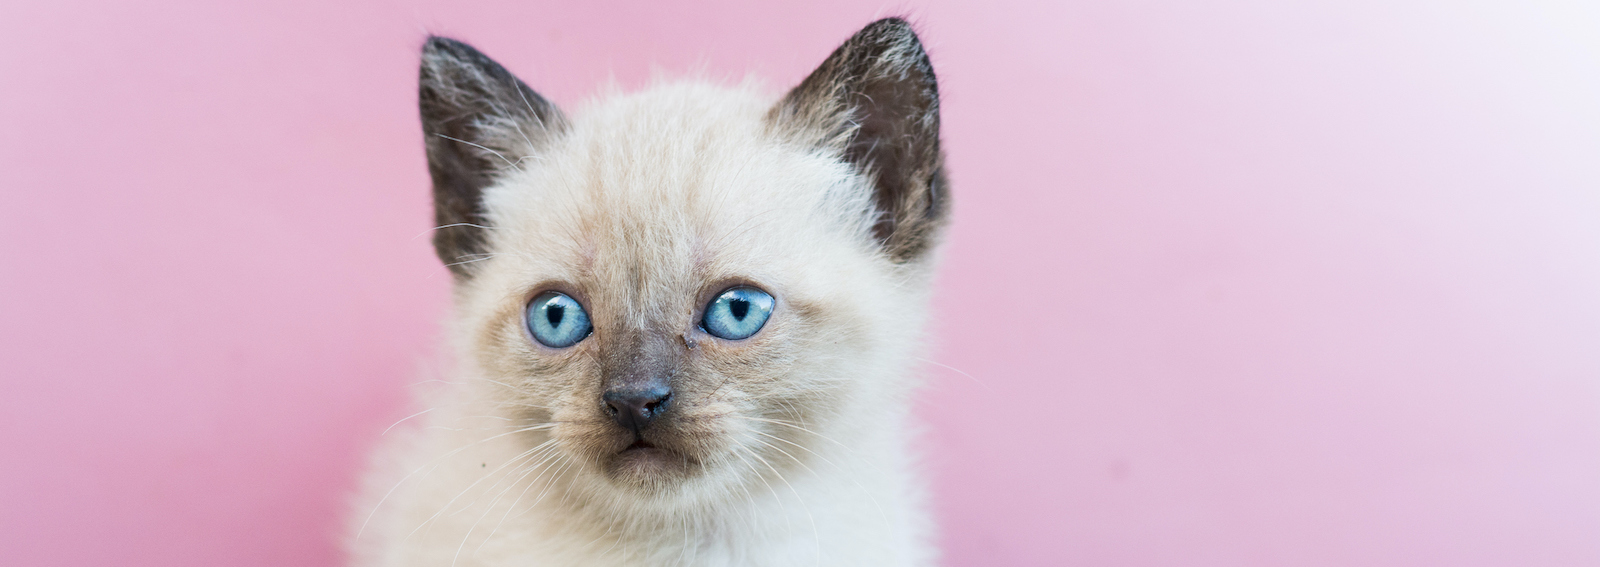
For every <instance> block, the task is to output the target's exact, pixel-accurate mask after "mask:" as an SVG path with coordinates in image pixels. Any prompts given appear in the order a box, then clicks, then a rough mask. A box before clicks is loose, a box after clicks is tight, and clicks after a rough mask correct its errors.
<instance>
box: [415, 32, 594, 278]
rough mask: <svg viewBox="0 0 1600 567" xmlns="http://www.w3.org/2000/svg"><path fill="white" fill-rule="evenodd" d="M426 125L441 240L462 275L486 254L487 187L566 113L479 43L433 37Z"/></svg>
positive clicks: (446, 257)
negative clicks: (476, 45)
mask: <svg viewBox="0 0 1600 567" xmlns="http://www.w3.org/2000/svg"><path fill="white" fill-rule="evenodd" d="M420 83H421V86H420V89H419V92H418V97H417V98H418V102H419V105H420V106H421V107H422V132H423V136H424V138H425V143H426V145H427V149H428V173H430V174H431V175H432V176H433V212H434V221H435V222H436V223H437V224H436V225H435V226H437V227H440V228H436V229H435V230H434V234H433V247H434V251H435V252H436V253H438V255H439V259H440V260H443V261H444V263H445V265H446V266H448V267H449V268H450V271H451V272H453V273H454V274H455V276H456V279H458V280H459V279H463V278H465V277H467V276H468V275H470V273H471V269H470V268H471V266H472V262H473V261H474V260H476V259H479V258H482V257H483V256H482V254H484V253H486V252H487V250H486V249H485V247H486V244H487V240H488V239H487V234H485V233H486V231H487V230H488V228H487V227H489V224H488V223H489V220H488V219H487V218H485V215H484V211H483V190H484V188H486V187H488V186H489V185H491V184H493V183H494V181H495V180H496V178H497V177H498V176H499V175H500V174H501V173H502V172H505V171H508V170H511V169H514V168H516V167H519V166H520V165H521V163H519V161H520V160H522V159H523V158H526V157H528V156H529V155H531V154H532V153H533V152H535V151H537V150H538V148H539V147H540V145H541V144H543V143H544V141H545V140H547V139H548V138H550V137H551V136H553V135H554V134H556V133H559V132H561V131H562V130H564V129H565V128H566V119H565V118H564V117H563V116H562V115H561V111H560V110H557V109H556V107H555V105H552V104H550V102H549V101H547V100H545V99H544V97H541V96H539V94H538V93H535V92H533V89H530V88H528V85H525V84H522V81H520V80H518V79H517V78H516V77H515V76H513V75H512V74H511V72H509V71H506V69H505V68H504V67H501V66H500V64H499V63H495V62H494V61H493V60H491V59H489V58H488V57H487V56H485V55H484V54H482V53H479V52H478V50H476V49H473V48H472V46H470V45H467V44H465V43H461V42H459V41H456V40H453V39H449V38H443V37H430V38H428V42H427V43H426V44H423V46H422V73H421V80H420Z"/></svg>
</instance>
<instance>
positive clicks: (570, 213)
mask: <svg viewBox="0 0 1600 567" xmlns="http://www.w3.org/2000/svg"><path fill="white" fill-rule="evenodd" d="M769 105H770V101H767V100H763V99H761V98H760V97H758V96H756V95H754V94H751V93H747V92H741V91H734V92H728V91H720V90H715V89H711V88H706V87H691V86H679V87H674V88H670V89H666V90H657V91H655V92H651V93H645V94H641V95H634V96H631V97H628V98H624V99H621V100H614V101H611V102H610V103H609V104H607V105H605V106H604V107H601V108H598V109H594V110H593V111H592V112H590V113H587V114H586V115H585V116H583V117H582V118H581V119H580V120H578V121H575V122H574V123H573V125H572V127H571V129H570V130H569V131H568V132H567V133H566V135H564V136H563V137H562V138H560V139H558V140H555V141H553V142H552V143H551V144H550V145H549V146H547V147H546V148H545V150H544V153H543V154H542V157H541V159H540V160H539V161H538V162H536V163H525V164H524V166H525V167H526V169H527V171H526V172H525V173H517V174H512V175H509V176H507V178H506V179H505V181H504V182H502V183H501V184H499V185H497V186H495V187H494V188H492V189H490V190H489V191H488V193H487V195H486V201H487V203H489V204H490V208H489V211H490V216H491V218H492V219H493V226H494V227H495V228H494V230H493V231H492V235H491V237H490V239H489V244H490V247H489V249H488V250H489V252H488V253H489V254H493V256H491V257H489V258H488V259H486V260H483V261H482V262H480V263H481V264H482V266H481V267H480V268H479V271H478V272H477V273H475V274H474V276H473V278H474V279H473V280H472V281H471V282H469V283H468V284H467V285H466V286H465V287H464V288H463V291H464V292H465V294H466V295H467V296H468V298H467V299H466V301H465V305H466V312H467V313H469V314H474V313H482V314H488V316H485V317H474V318H473V319H472V320H471V323H469V324H470V325H471V326H472V327H473V334H472V336H473V337H474V344H473V352H474V354H475V355H476V359H477V362H478V364H479V365H481V367H482V368H483V369H484V370H485V371H486V372H487V373H489V374H490V375H491V377H492V378H493V380H494V381H496V382H499V383H504V384H507V385H509V386H510V387H505V388H500V389H499V394H500V395H504V396H507V399H508V401H511V402H512V403H513V404H515V405H513V406H511V407H514V408H515V413H516V414H517V415H515V416H514V417H516V418H519V419H525V420H527V422H533V423H552V424H554V426H553V427H552V428H551V429H549V430H548V434H549V435H550V436H551V437H552V438H554V439H556V440H557V441H556V442H557V443H558V444H560V446H561V450H563V451H566V452H568V453H569V454H570V455H571V456H573V457H576V458H577V460H579V461H580V462H583V463H585V466H586V467H587V468H588V469H590V472H592V473H593V474H596V475H599V476H602V477H604V478H605V479H607V480H609V481H611V482H612V483H615V484H616V485H618V486H623V487H631V488H641V489H646V490H647V491H648V492H651V493H655V492H657V491H659V490H660V489H662V488H668V487H672V486H674V485H676V484H679V483H683V482H686V481H691V480H695V479H701V478H705V477H708V476H713V477H714V476H718V475H731V476H735V477H737V476H740V475H745V474H753V473H761V472H767V471H766V465H763V464H762V461H763V460H764V459H766V456H767V454H768V453H771V452H773V451H772V450H771V449H770V448H768V447H767V446H766V445H765V444H776V445H777V446H778V447H780V448H783V449H786V450H790V451H797V450H799V449H796V447H795V445H796V444H801V443H806V442H809V441H808V440H806V439H804V438H803V437H802V436H799V435H796V433H800V432H799V431H797V430H795V429H794V428H793V427H788V426H785V425H783V424H785V423H787V424H794V425H796V426H799V425H800V424H813V423H816V422H817V421H818V420H819V417H820V416H823V415H829V414H832V413H837V412H838V411H839V409H840V408H839V407H838V406H839V403H840V401H841V400H844V399H850V398H851V397H852V396H859V394H860V392H858V391H857V390H858V387H859V386H860V385H861V384H862V383H863V382H865V381H866V378H865V377H864V376H862V375H861V373H862V371H863V370H866V369H871V368H875V367H877V365H876V364H874V361H873V358H874V357H875V352H877V351H879V350H880V349H878V348H877V345H876V340H875V337H876V336H880V335H883V334H885V333H892V332H893V330H892V329H886V328H881V327H880V326H881V325H883V324H884V323H887V322H894V321H901V320H904V319H906V318H907V317H908V316H909V314H895V313H893V312H892V310H893V309H896V308H897V307H896V305H897V304H900V303H903V302H905V301H906V299H908V298H899V297H883V295H884V292H885V291H887V290H888V289H890V288H892V281H891V280H890V278H892V277H893V273H894V270H893V266H892V264H891V263H890V262H888V261H887V260H885V259H883V258H882V255H881V254H880V253H879V252H878V251H877V249H876V248H875V246H873V245H872V242H871V241H870V238H868V237H867V236H866V229H867V225H866V223H865V222H862V221H861V220H860V219H863V218H865V217H864V216H860V215H844V214H841V211H847V210H851V209H854V210H855V211H857V212H860V211H865V210H867V208H868V207H870V203H868V202H867V200H866V199H865V196H866V195H867V192H866V190H865V189H864V188H863V187H861V186H860V184H859V179H858V178H856V177H855V176H853V175H851V174H850V172H849V171H848V170H845V169H843V168H841V167H839V165H838V164H837V163H836V162H835V161H833V160H828V159H821V158H819V157H817V156H814V155H808V154H807V153H805V152H803V151H801V148H797V147H794V146H793V145H791V144H786V143H783V142H782V141H781V140H779V139H776V138H774V137H773V136H772V135H771V134H770V133H769V132H768V131H767V130H768V129H767V128H766V127H765V126H764V124H763V121H762V117H763V114H764V112H765V110H766V108H767V106H769ZM641 124H646V125H647V126H641ZM841 276H847V277H841ZM735 289H737V290H744V293H747V294H754V297H755V298H764V297H768V296H770V298H771V304H770V312H768V311H766V309H764V308H765V307H766V305H764V304H758V303H759V302H758V301H751V300H750V299H748V298H746V299H739V298H737V297H736V298H734V299H733V300H732V301H729V300H727V299H724V301H723V302H722V303H723V304H724V305H722V306H720V307H719V306H717V305H716V302H717V300H718V299H719V297H720V296H721V295H722V294H723V293H724V292H726V291H729V290H735ZM549 292H555V293H559V294H562V295H565V296H567V297H570V298H571V299H572V300H573V301H574V302H575V303H576V305H577V306H579V307H575V306H573V305H572V304H570V303H563V305H565V307H563V306H557V309H558V311H559V312H558V313H556V314H555V315H553V316H552V314H551V312H550V310H549V307H547V306H545V305H544V304H543V301H547V300H548V298H549V297H551V295H550V293H549ZM530 302H533V305H532V309H529V306H530ZM580 308H581V310H582V312H583V313H585V314H586V315H587V319H588V321H589V323H590V325H589V326H590V327H591V328H592V332H591V333H589V334H588V335H587V336H583V337H582V338H581V340H578V341H577V342H576V343H573V344H571V345H570V346H558V347H552V346H547V345H546V344H545V343H546V342H548V343H554V344H556V345H561V344H562V343H564V342H565V341H564V340H561V339H567V337H568V336H578V335H580V333H581V332H572V331H570V330H566V329H562V325H563V324H566V325H567V326H568V327H571V326H572V325H573V323H571V321H569V319H570V320H576V319H575V318H576V317H578V313H576V312H575V310H576V309H580ZM903 308H906V309H910V307H909V306H905V307H903ZM735 310H737V311H738V313H737V314H738V315H740V316H741V317H740V318H738V319H744V320H745V321H740V320H737V319H735V318H734V317H733V315H734V311H735ZM886 310H889V311H891V312H885V311H886ZM708 311H712V313H711V314H710V315H711V319H716V318H718V317H720V318H722V319H725V320H731V321H732V322H733V323H735V324H737V323H741V322H756V321H757V318H758V317H760V316H761V315H764V314H766V313H770V316H769V317H768V318H767V320H766V321H765V322H764V323H761V324H760V325H759V327H758V328H757V329H756V330H755V331H754V333H753V334H751V335H749V336H748V337H744V338H740V337H739V333H737V332H732V333H730V332H729V330H728V329H725V328H723V327H726V326H727V325H722V326H719V323H720V322H722V321H716V320H713V321H709V324H708ZM541 318H542V320H541ZM552 319H554V322H552ZM740 330H742V329H734V331H740ZM540 332H544V333H545V334H546V335H547V336H552V337H555V338H556V340H547V341H544V342H541V340H540V338H541V337H540V336H539V333H540ZM561 333H566V334H561ZM719 333H720V334H721V335H722V336H718V335H719ZM567 340H570V339H567ZM883 354H891V353H883ZM651 386H653V387H656V388H658V389H660V390H664V392H663V391H658V392H657V394H658V397H660V396H659V394H661V393H665V394H667V395H666V396H664V399H661V400H659V401H658V400H656V399H650V398H649V396H648V394H646V395H645V398H646V399H643V400H641V401H643V402H645V405H649V404H652V403H654V404H655V405H654V406H653V407H649V408H632V407H629V404H628V403H627V400H617V399H615V398H617V397H619V396H613V399H612V400H611V402H620V403H608V400H607V399H606V398H607V394H608V393H610V392H623V393H624V394H626V393H637V392H636V391H641V390H649V389H650V387H651ZM634 409H644V410H646V411H648V412H649V414H650V415H649V416H648V418H647V419H632V420H630V419H626V417H631V416H619V414H625V413H628V411H629V410H634ZM619 417H624V419H619ZM641 421H643V422H644V423H637V422H641ZM540 433H541V434H542V433H545V432H540ZM767 461H768V462H770V463H773V464H774V465H775V466H776V465H777V463H778V461H775V460H771V459H767ZM789 461H790V460H789V459H783V460H782V462H785V463H787V462H789Z"/></svg>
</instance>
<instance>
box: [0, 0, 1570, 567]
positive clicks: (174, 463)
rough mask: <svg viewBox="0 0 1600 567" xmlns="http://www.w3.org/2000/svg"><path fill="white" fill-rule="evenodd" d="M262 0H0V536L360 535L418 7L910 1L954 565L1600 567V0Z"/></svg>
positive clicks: (656, 31) (813, 53)
mask: <svg viewBox="0 0 1600 567" xmlns="http://www.w3.org/2000/svg"><path fill="white" fill-rule="evenodd" d="M234 4H236V3H227V2H195V1H189V2H183V1H170V2H159V3H156V4H155V5H147V4H145V3H113V2H66V1H61V2H43V1H39V0H27V1H22V2H18V1H9V2H5V3H3V4H0V38H3V39H0V42H4V43H3V45H4V49H0V239H3V242H4V245H3V247H0V266H3V267H0V339H3V341H0V373H3V374H0V388H3V390H0V455H3V457H0V563H4V564H6V565H75V566H77V565H81V566H89V565H111V564H115V565H151V566H154V565H163V566H172V565H195V566H199V565H235V566H255V565H261V566H265V565H310V566H318V565H333V564H336V563H337V562H338V561H339V559H340V552H339V551H338V548H337V545H336V543H335V534H336V532H337V530H338V527H339V525H340V521H341V519H340V516H341V515H342V513H343V510H344V507H343V506H344V504H343V502H344V500H343V499H344V498H345V495H346V494H347V493H348V492H349V491H350V489H351V488H352V486H353V483H354V479H355V476H356V474H357V471H358V469H359V467H360V463H361V461H362V460H363V458H364V457H363V453H364V451H365V449H366V448H367V447H369V446H370V445H371V444H372V443H373V441H374V440H375V439H376V438H377V436H378V434H379V432H380V431H381V430H382V429H383V428H384V427H386V426H388V425H389V424H390V423H392V422H394V421H395V420H396V419H398V418H399V417H401V416H403V415H405V406H404V391H405V388H406V385H407V384H410V383H413V382H416V381H417V380H419V379H420V378H419V376H420V373H419V369H420V368H421V367H423V366H425V365H426V363H427V361H428V360H429V359H430V357H431V354H430V353H431V352H433V349H434V345H435V342H436V339H437V335H438V328H437V327H436V321H437V320H438V318H439V317H440V316H441V313H442V310H443V308H444V306H445V302H446V291H447V284H448V281H449V277H448V275H447V274H446V273H445V271H444V270H443V269H442V268H440V267H439V265H438V263H437V262H436V261H435V260H434V259H433V257H432V256H431V254H430V250H429V248H428V244H427V239H426V238H418V237H417V235H418V234H420V233H422V232H423V231H424V229H426V228H427V227H428V226H429V224H428V219H429V213H428V209H427V206H428V202H429V201H428V196H427V191H428V185H427V177H426V173H425V169H424V164H423V155H422V150H421V145H422V144H421V139H420V138H421V137H420V133H419V127H418V125H417V119H416V112H415V96H416V95H415V74H416V72H415V65H416V51H417V48H418V46H419V45H420V42H421V40H422V38H423V36H424V34H425V33H426V32H427V31H434V32H439V33H445V34H451V35H455V36H457V37H460V38H462V39H465V40H467V41H470V42H472V43H474V44H476V45H478V46H479V47H481V48H482V49H484V50H485V51H486V52H488V53H490V54H491V55H493V56H494V57H496V58H498V59H499V60H500V61H502V62H504V63H505V64H507V66H509V67H510V68H511V69H513V70H514V71H515V72H517V73H518V74H520V75H521V76H522V77H524V78H525V79H527V81H528V82H529V83H530V84H532V85H533V86H534V87H535V88H536V89H538V90H540V91H542V92H544V93H546V94H547V95H549V96H551V97H552V98H553V99H554V100H556V101H557V102H558V103H562V104H565V105H567V106H568V107H572V106H574V105H575V104H576V103H577V102H579V101H581V100H582V99H583V98H584V97H585V96H587V94H588V93H590V92H592V91H593V90H594V89H595V88H596V87H597V85H598V84H600V83H601V82H603V81H604V80H605V79H606V77H607V76H608V75H610V74H612V73H614V74H615V76H616V77H617V78H618V79H619V80H620V81H621V82H622V83H623V84H625V85H638V84H640V83H641V82H643V81H644V80H646V79H647V78H648V76H649V74H650V69H651V67H652V65H658V66H660V67H661V68H663V69H666V70H668V71H669V72H682V71H683V70H686V69H690V68H694V67H696V66H697V65H700V66H703V67H704V68H705V69H708V70H709V71H710V72H711V73H712V74H713V75H715V76H738V75H740V74H742V73H743V72H745V71H746V70H753V71H756V72H758V73H760V74H762V75H765V76H767V77H769V78H771V79H772V83H773V85H774V87H775V88H776V87H777V86H787V85H789V84H791V83H794V82H796V81H798V80H799V79H800V78H801V77H803V76H804V74H805V73H806V72H808V71H809V70H810V69H811V68H812V67H813V66H814V65H816V64H817V63H818V62H820V61H821V60H822V58H823V57H824V56H825V55H826V54H827V53H828V51H829V50H830V49H832V47H834V46H835V45H836V44H837V43H838V42H840V41H842V40H843V39H844V38H845V37H847V36H848V35H849V34H850V33H851V32H853V31H854V30H855V29H857V28H858V27H860V26H861V25H863V24H865V23H866V22H868V21H869V20H870V19H872V18H874V17H876V16H879V15H885V14H893V13H904V12H911V13H913V14H915V15H916V17H917V19H918V20H919V21H920V22H921V28H922V30H923V32H924V36H925V39H926V40H927V43H928V44H929V46H930V49H931V51H932V53H933V57H934V61H935V64H936V66H937V68H938V71H939V76H940V79H941V89H942V91H943V93H944V95H945V125H946V130H945V133H946V136H947V147H948V150H949V153H950V168H951V175H952V179H953V183H954V190H955V195H956V199H957V200H956V209H955V215H956V223H955V225H954V228H953V231H952V233H951V235H950V246H949V247H948V248H947V249H946V252H947V254H946V259H947V263H946V264H945V270H944V276H943V279H942V281H941V288H940V292H939V296H938V302H937V310H938V313H939V317H940V324H939V327H938V329H939V333H938V336H939V347H938V348H937V349H936V351H935V355H934V357H935V359H936V360H937V361H938V362H939V363H941V364H943V365H948V367H949V368H946V367H943V366H934V367H932V368H931V370H930V374H931V375H932V377H933V383H934V385H933V387H932V388H931V389H930V390H929V391H928V393H927V395H926V396H925V401H924V404H923V406H922V407H921V413H922V415H923V416H924V417H925V418H926V419H927V420H928V421H929V423H930V424H931V427H930V434H929V435H928V438H927V445H928V447H929V451H928V461H929V468H930V469H931V472H932V474H933V475H934V478H935V479H936V491H937V505H938V513H939V516H940V520H941V523H942V524H943V526H944V532H945V533H944V536H943V547H944V548H945V549H946V552H947V557H948V561H947V562H948V563H949V564H950V565H971V566H977V565H985V566H988V565H1106V566H1110V565H1119V566H1121V565H1172V566H1203V565H1218V566H1224V565H1226V566H1268V565H1273V566H1276V565H1330V566H1332V565H1364V566H1397V565H1451V566H1476V565H1505V566H1531V565H1540V566H1557V565H1591V566H1592V565H1600V391H1597V386H1600V14H1597V13H1596V9H1595V8H1594V7H1593V6H1594V4H1593V3H1580V2H1568V3H1565V5H1561V6H1558V5H1554V4H1552V5H1540V4H1536V3H1531V2H1506V3H1504V4H1507V5H1511V4H1515V5H1517V7H1514V8H1513V7H1500V8H1495V7H1488V6H1478V5H1468V4H1469V3H1465V2H1437V3H1432V4H1428V3H1420V2H1406V3H1396V2H1389V1H1381V2H1348V1H1330V2H1322V3H1304V2H1302V3H1293V4H1295V6H1286V5H1285V4H1289V3H1284V2H1247V1H1238V2H1209V3H1196V2H1182V1H1174V2H1132V3H1125V4H1123V5H1121V6H1118V7H1090V6H1083V5H1076V4H1066V3H1051V4H1044V3H1039V4H1029V3H1025V2H991V3H986V4H985V5H982V6H980V5H978V3H971V4H964V5H957V4H952V3H945V2H935V3H929V4H926V5H924V4H898V3H887V2H867V3H840V2H832V3H826V4H812V5H810V6H808V7H803V8H802V7H799V6H798V5H796V6H791V7H779V6H775V5H763V6H756V5H755V4H754V3H748V2H725V3H722V4H720V5H718V4H716V3H709V2H708V3H703V4H695V5H678V6H667V5H663V4H660V3H649V2H640V3H636V4H629V5H622V4H607V3H594V2H527V1H517V2H493V3H446V2H431V1H430V2H423V1H417V0H400V1H394V2H379V1H367V2H340V3H330V2H325V1H320V0H293V1H286V0H279V1H275V2H258V3H255V5H253V6H238V5H234ZM541 4H542V5H541ZM1196 4H1209V6H1206V7H1203V8H1202V7H1197V6H1195V5H1196ZM1584 5H1588V6H1590V7H1588V8H1584V7H1583V6H1584ZM954 369H960V371H957V370H954Z"/></svg>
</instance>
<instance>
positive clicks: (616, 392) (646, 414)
mask: <svg viewBox="0 0 1600 567" xmlns="http://www.w3.org/2000/svg"><path fill="white" fill-rule="evenodd" d="M600 398H601V400H602V401H604V402H605V405H606V412H607V413H609V414H611V419H613V420H616V422H617V425H621V426H622V427H623V428H624V429H627V430H629V431H632V432H633V434H634V436H635V437H638V436H640V435H641V434H642V433H643V431H644V428H645V427H648V426H649V425H650V422H651V421H654V420H655V418H656V416H659V415H661V413H662V412H664V411H666V410H667V403H668V402H670V401H672V389H671V388H669V387H667V386H666V385H665V384H651V385H647V386H643V387H622V388H612V389H610V390H607V391H606V393H605V394H604V395H602V396H601V397H600Z"/></svg>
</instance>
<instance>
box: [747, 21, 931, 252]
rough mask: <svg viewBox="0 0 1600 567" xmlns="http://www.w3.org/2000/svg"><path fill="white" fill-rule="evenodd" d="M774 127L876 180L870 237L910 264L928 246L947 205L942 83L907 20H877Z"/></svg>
mask: <svg viewBox="0 0 1600 567" xmlns="http://www.w3.org/2000/svg"><path fill="white" fill-rule="evenodd" d="M768 121H769V123H771V124H772V125H773V126H774V127H775V128H776V129H777V130H778V131H780V132H782V133H784V134H785V135H788V136H790V137H793V138H795V139H798V140H800V141H801V142H802V143H807V144H812V145H815V146H817V147H822V148H827V149H830V150H833V151H837V152H839V153H840V155H841V156H842V157H843V158H844V159H845V160H846V161H848V162H850V163H852V164H854V165H855V166H856V168H857V169H858V170H859V171H861V172H862V173H863V174H865V175H868V176H870V177H871V178H872V179H873V180H874V183H875V189H876V206H877V219H876V222H875V223H874V224H873V228H872V231H873V235H874V236H875V237H876V238H877V239H878V242H879V243H880V244H881V245H882V247H883V249H884V251H885V252H886V253H887V254H888V256H889V258H890V259H891V260H893V261H895V262H907V261H910V260H915V259H918V258H920V257H922V256H923V255H924V253H925V252H927V250H928V249H929V248H931V247H932V245H933V243H934V241H935V239H936V238H937V236H938V232H939V229H940V228H941V227H942V226H943V225H944V220H945V218H946V217H947V210H948V208H949V204H948V199H947V196H946V195H945V191H946V187H945V176H944V154H943V152H941V151H940V149H939V86H938V82H937V80H936V78H935V77H934V74H933V64H932V63H931V62H930V61H929V60H928V54H927V52H926V51H925V50H924V49H923V47H922V42H921V41H919V40H918V39H917V35H916V33H915V32H913V31H912V29H911V25H910V24H908V23H906V21H905V20H903V19H900V18H885V19H882V20H878V21H876V22H873V23H871V24H869V25H867V27H865V28H863V29H862V30H861V31H859V32H857V33H856V34H855V36H853V37H851V38H850V39H849V41H846V42H845V43H844V44H843V45H840V46H839V48H838V49H837V50H835V51H834V52H833V54H832V55H830V56H829V57H828V59H827V60H826V61H824V62H823V63H822V65H821V66H819V67H818V68H817V70H816V71H813V72H812V73H811V75H810V76H809V77H806V79H805V80H804V81H802V82H801V83H800V85H799V86H797V87H795V88H794V90H792V91H790V92H789V94H788V95H787V96H785V97H784V98H783V100H782V101H781V102H780V103H779V104H778V106H777V107H776V108H773V109H772V111H771V112H770V113H769V114H768Z"/></svg>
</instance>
